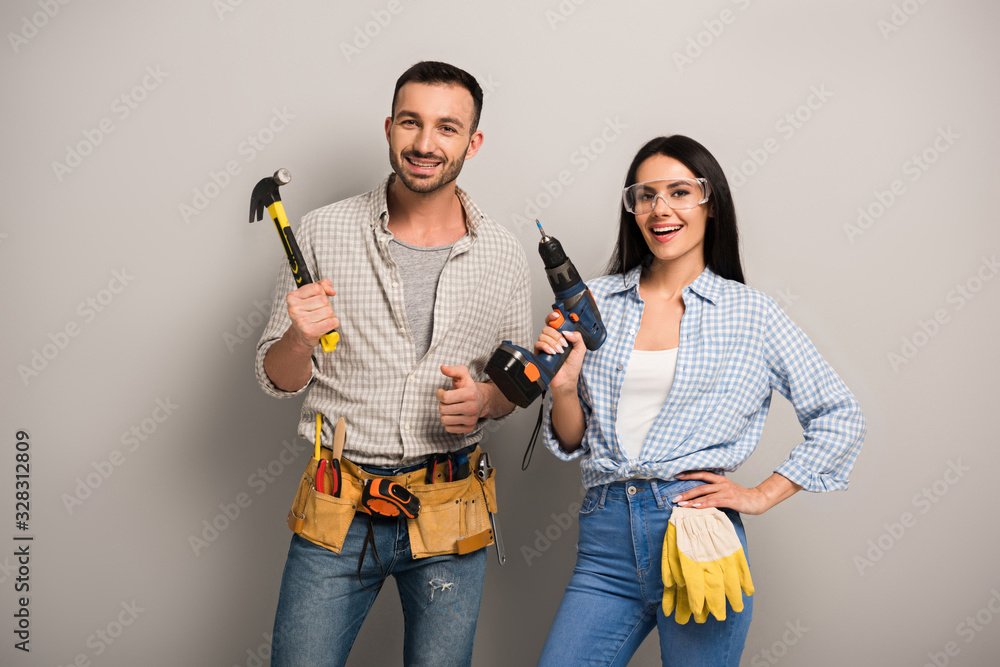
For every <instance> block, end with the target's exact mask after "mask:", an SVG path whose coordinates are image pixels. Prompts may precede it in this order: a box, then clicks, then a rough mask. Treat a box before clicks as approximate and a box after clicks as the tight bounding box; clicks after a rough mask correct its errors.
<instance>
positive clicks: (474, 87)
mask: <svg viewBox="0 0 1000 667" xmlns="http://www.w3.org/2000/svg"><path fill="white" fill-rule="evenodd" d="M411 82H412V83H430V84H445V85H456V86H461V87H463V88H465V89H466V90H468V91H469V93H470V94H471V95H472V103H473V114H472V128H471V129H470V130H469V132H470V133H472V132H475V131H476V128H478V127H479V114H480V113H482V110H483V89H482V88H481V87H480V86H479V82H478V81H476V77H474V76H472V75H471V74H469V73H468V72H466V71H465V70H463V69H459V68H457V67H455V66H454V65H449V64H448V63H442V62H436V61H433V60H424V61H421V62H419V63H417V64H416V65H414V66H413V67H411V68H410V69H408V70H406V71H405V72H403V74H402V75H401V76H400V77H399V79H397V80H396V89H395V90H394V91H393V93H392V116H393V118H395V117H396V100H397V99H398V98H399V89H400V88H402V87H403V86H404V85H405V84H407V83H411Z"/></svg>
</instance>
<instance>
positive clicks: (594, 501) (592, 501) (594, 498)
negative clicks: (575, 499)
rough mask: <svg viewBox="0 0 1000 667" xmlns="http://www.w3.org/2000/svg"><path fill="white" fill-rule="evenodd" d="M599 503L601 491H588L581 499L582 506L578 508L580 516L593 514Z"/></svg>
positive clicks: (598, 489) (597, 489) (596, 489)
mask: <svg viewBox="0 0 1000 667" xmlns="http://www.w3.org/2000/svg"><path fill="white" fill-rule="evenodd" d="M600 502H601V489H600V488H595V489H588V491H587V495H585V496H584V497H583V504H582V505H581V506H580V516H587V515H588V514H593V513H594V510H596V509H597V506H598V504H599V503H600Z"/></svg>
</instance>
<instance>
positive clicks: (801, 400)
mask: <svg viewBox="0 0 1000 667" xmlns="http://www.w3.org/2000/svg"><path fill="white" fill-rule="evenodd" d="M625 185H626V187H625V190H624V194H623V198H622V206H621V214H620V221H619V230H618V243H617V246H616V248H615V251H614V254H613V256H612V258H611V260H610V261H609V263H608V270H607V274H608V275H605V276H603V277H600V278H598V279H596V280H594V281H592V282H591V283H589V287H590V289H591V291H592V293H593V295H594V297H595V299H596V302H597V306H598V308H599V310H600V312H601V315H602V317H603V320H604V324H605V327H606V328H607V330H608V338H607V340H606V342H605V343H604V345H603V346H602V347H601V348H600V349H598V350H596V351H594V352H587V350H586V348H585V347H584V346H583V343H582V341H581V339H580V335H579V334H577V333H575V332H569V333H565V334H560V333H559V332H558V331H556V330H555V329H553V328H551V327H546V328H545V329H544V330H543V332H542V334H541V335H540V336H539V338H538V341H537V342H536V343H535V349H536V351H539V352H547V353H550V354H554V353H557V352H561V351H563V350H565V349H566V347H565V346H566V345H567V342H568V343H569V344H571V345H572V351H571V353H570V355H569V357H568V359H567V361H566V363H565V364H564V365H563V367H562V369H560V371H559V373H557V374H556V376H555V377H554V378H553V380H552V382H551V384H550V389H551V394H552V403H551V406H550V408H549V411H548V412H547V413H546V417H545V424H544V432H545V437H546V445H547V446H548V448H549V449H550V450H551V451H552V452H553V453H554V454H555V455H556V456H558V457H559V458H561V459H564V460H567V461H568V460H571V459H575V458H580V459H581V468H582V471H583V482H584V485H585V486H587V487H588V492H587V495H586V496H585V498H584V501H583V507H582V509H581V511H580V538H579V546H578V557H577V564H576V568H575V569H574V572H573V576H572V578H571V579H570V582H569V585H568V586H567V588H566V593H565V595H564V597H563V600H562V604H561V605H560V607H559V611H558V613H557V614H556V619H555V621H554V622H553V625H552V628H551V630H550V631H549V636H548V639H547V641H546V644H545V648H544V649H543V652H542V657H541V660H540V663H539V664H541V665H583V664H599V665H625V664H627V663H628V661H629V659H630V658H631V656H632V655H633V653H634V652H635V651H636V649H637V648H638V647H639V645H640V644H641V643H642V641H643V639H644V638H645V637H646V635H648V634H649V632H650V631H651V630H652V629H653V627H654V626H656V627H657V629H658V631H659V638H660V653H661V658H662V660H663V664H665V665H683V666H684V667H696V666H698V665H713V666H714V665H734V666H735V665H738V664H739V662H740V655H741V653H742V651H743V646H744V644H745V642H746V635H747V630H748V629H749V625H750V617H751V615H752V611H753V598H752V597H750V596H747V595H743V599H742V601H741V600H740V599H739V598H740V595H741V594H740V592H739V590H738V588H737V592H736V604H730V605H728V606H727V607H725V608H724V609H723V613H722V614H721V615H720V616H721V617H723V618H724V619H725V620H718V619H717V618H715V617H713V616H709V617H708V618H707V620H704V619H698V618H697V614H696V620H704V622H693V623H689V622H686V620H687V618H682V617H681V615H680V614H679V613H678V614H677V615H676V617H675V616H674V615H673V614H670V613H669V612H670V611H672V610H668V614H669V615H664V613H663V609H661V604H660V603H661V600H662V599H663V593H664V587H663V574H662V573H661V558H662V555H663V542H664V535H665V534H666V532H667V526H668V521H669V519H670V516H671V512H672V511H673V509H674V508H675V507H684V508H698V509H705V508H718V509H719V510H721V511H722V512H723V513H724V514H725V515H726V516H727V517H728V518H729V520H730V521H731V523H732V528H731V529H730V530H732V529H735V532H736V535H738V537H739V544H740V545H742V548H743V552H744V553H746V537H745V535H744V531H743V524H742V522H741V521H740V514H741V513H742V514H762V513H763V512H766V511H767V510H768V509H770V508H771V507H774V506H775V505H776V504H777V503H779V502H781V501H782V500H784V499H786V498H788V497H789V496H791V495H792V494H794V493H795V492H797V491H799V490H800V489H803V488H804V489H806V490H808V491H834V490H837V489H845V488H847V478H848V474H849V473H850V471H851V468H852V466H853V464H854V461H855V459H856V458H857V455H858V451H859V449H860V447H861V442H862V440H863V438H864V433H865V422H864V418H863V416H862V414H861V410H860V408H859V406H858V403H857V401H856V400H855V398H854V397H853V396H852V395H851V392H850V391H849V390H848V389H847V387H846V386H845V385H844V383H843V381H841V379H840V378H839V377H838V376H837V374H836V373H835V372H834V371H833V370H832V369H831V368H830V366H829V365H827V363H826V362H825V361H824V360H823V359H822V357H821V356H820V355H819V353H818V352H817V351H816V348H815V347H813V345H812V343H810V341H809V339H808V338H807V337H806V336H805V334H804V333H802V331H801V330H800V329H799V328H798V327H797V326H796V325H795V324H794V323H792V321H791V320H790V319H789V318H788V317H787V316H786V315H785V314H784V312H783V311H782V310H781V309H780V308H779V307H778V306H777V305H776V304H775V302H774V301H773V299H771V298H770V297H768V296H766V295H764V294H762V293H761V292H758V291H756V290H754V289H752V288H750V287H747V286H745V285H744V284H743V270H742V267H741V263H740V255H739V238H738V233H737V228H736V213H735V209H734V206H733V201H732V197H731V194H730V191H729V184H728V183H727V182H726V177H725V175H724V174H723V172H722V168H721V167H720V166H719V163H718V162H717V161H716V160H715V158H714V157H713V156H712V155H711V154H710V153H709V152H708V150H706V149H705V147H704V146H702V145H701V144H699V143H698V142H696V141H694V140H692V139H689V138H688V137H683V136H679V135H675V136H671V137H659V138H657V139H654V140H652V141H650V142H649V143H647V144H646V145H645V146H643V147H642V149H640V150H639V152H638V154H637V155H636V156H635V159H634V160H633V161H632V165H631V166H630V167H629V170H628V174H627V176H626V180H625ZM550 317H551V316H550ZM772 390H777V391H778V392H779V393H780V394H781V395H783V396H784V397H785V398H786V399H788V400H790V401H791V402H792V404H793V405H794V407H795V412H796V414H797V415H798V419H799V422H800V423H801V424H802V426H803V429H804V438H803V440H802V442H800V443H798V444H797V445H795V446H794V447H793V448H792V449H791V453H790V455H789V457H788V459H786V460H785V461H784V462H783V463H781V465H779V466H778V467H777V468H776V469H775V472H774V473H773V474H772V475H771V476H770V477H768V478H767V479H766V480H764V481H763V482H762V483H761V484H759V485H758V486H756V487H754V488H743V487H742V486H740V485H738V484H736V483H735V482H733V481H732V480H730V479H728V478H727V477H725V476H724V474H723V473H724V472H726V471H732V470H735V469H736V468H737V467H738V466H739V465H740V464H741V463H742V462H743V461H744V460H746V459H747V457H748V456H749V455H750V453H751V452H752V451H753V449H754V448H755V447H756V445H757V442H758V440H759V439H760V433H761V430H762V428H763V426H764V420H765V418H766V416H767V411H768V407H769V406H770V402H771V392H772ZM686 511H687V510H685V512H686ZM682 513H683V512H678V515H680V514H682ZM723 521H724V519H723ZM733 543H734V544H735V540H733ZM737 548H738V547H737ZM668 589H669V587H668ZM669 590H673V589H669ZM749 592H752V588H751V589H750V591H749ZM671 595H672V594H671ZM731 601H732V600H731ZM740 602H742V604H740ZM679 607H680V605H679V604H678V611H679ZM734 607H736V609H734ZM740 609H742V611H740ZM725 612H728V613H725ZM682 623H683V624H682Z"/></svg>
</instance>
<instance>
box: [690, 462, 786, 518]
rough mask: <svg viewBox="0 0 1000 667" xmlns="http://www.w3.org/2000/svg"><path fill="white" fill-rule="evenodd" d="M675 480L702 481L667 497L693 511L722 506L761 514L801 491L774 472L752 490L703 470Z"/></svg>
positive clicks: (745, 512)
mask: <svg viewBox="0 0 1000 667" xmlns="http://www.w3.org/2000/svg"><path fill="white" fill-rule="evenodd" d="M676 477H677V479H679V480H682V481H687V480H691V479H696V480H699V481H702V482H706V483H705V484H702V485H700V486H696V487H695V488H693V489H689V490H687V491H685V492H684V493H682V494H680V495H678V496H675V497H674V498H671V502H673V503H674V504H675V505H677V506H678V507H694V508H696V509H702V508H705V507H726V508H729V509H732V510H736V511H737V512H739V513H740V514H763V513H764V512H766V511H767V510H769V509H771V508H772V507H774V506H775V505H777V504H778V503H780V502H781V501H782V500H784V499H785V498H788V497H790V496H792V495H793V494H794V493H796V492H797V491H801V490H802V487H801V486H799V485H798V484H796V483H795V482H793V481H791V480H789V479H788V478H787V477H784V476H782V475H779V474H778V473H774V474H772V475H771V476H770V477H768V478H767V479H765V480H764V481H763V482H761V483H760V484H759V485H758V486H755V487H754V488H752V489H747V488H744V487H742V486H740V485H739V484H737V483H736V482H734V481H733V480H731V479H729V478H728V477H723V476H722V475H716V474H715V473H711V472H708V471H705V470H696V471H694V472H684V473H680V474H679V475H676Z"/></svg>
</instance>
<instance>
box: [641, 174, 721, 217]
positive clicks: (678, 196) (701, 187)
mask: <svg viewBox="0 0 1000 667" xmlns="http://www.w3.org/2000/svg"><path fill="white" fill-rule="evenodd" d="M708 194H709V189H708V181H707V180H706V179H704V178H673V179H670V180H666V181H645V182H643V183H636V184H635V185H630V186H629V187H627V188H625V191H624V193H623V195H622V200H623V201H624V202H625V210H627V211H628V212H629V213H637V214H639V215H644V214H646V213H649V212H650V211H652V210H653V207H654V206H655V205H656V199H657V197H659V198H662V199H663V201H664V202H666V204H667V206H669V207H670V208H672V209H674V210H677V211H682V210H684V209H688V208H694V207H695V206H698V205H700V204H704V203H705V202H707V201H708Z"/></svg>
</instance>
